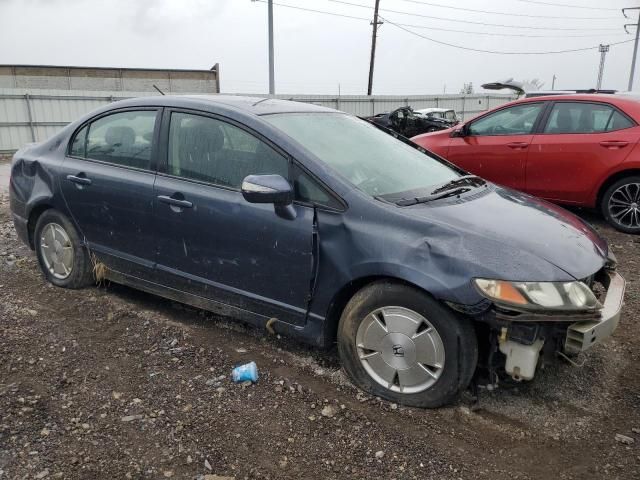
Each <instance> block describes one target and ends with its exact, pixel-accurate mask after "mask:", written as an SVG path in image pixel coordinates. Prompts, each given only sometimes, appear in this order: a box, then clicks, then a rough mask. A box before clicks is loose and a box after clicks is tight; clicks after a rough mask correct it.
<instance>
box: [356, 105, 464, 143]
mask: <svg viewBox="0 0 640 480" xmlns="http://www.w3.org/2000/svg"><path fill="white" fill-rule="evenodd" d="M365 120H368V121H370V122H373V123H375V124H376V125H380V126H381V127H385V128H388V129H389V130H392V131H394V132H396V133H399V134H400V135H402V136H403V137H407V138H410V137H415V136H416V135H420V134H421V133H430V132H437V131H438V130H445V129H447V128H451V127H453V126H454V125H456V123H458V122H457V120H451V119H448V118H441V117H437V116H433V115H423V114H417V113H416V112H414V111H413V110H412V109H411V107H401V108H397V109H396V110H393V111H392V112H388V113H379V114H377V115H374V116H373V117H368V118H366V119H365Z"/></svg>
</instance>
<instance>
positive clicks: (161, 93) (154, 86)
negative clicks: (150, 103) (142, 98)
mask: <svg viewBox="0 0 640 480" xmlns="http://www.w3.org/2000/svg"><path fill="white" fill-rule="evenodd" d="M153 88H155V89H156V90H157V91H158V92H160V95H164V92H163V91H162V90H160V89H159V88H158V87H157V86H156V84H155V83H154V84H153Z"/></svg>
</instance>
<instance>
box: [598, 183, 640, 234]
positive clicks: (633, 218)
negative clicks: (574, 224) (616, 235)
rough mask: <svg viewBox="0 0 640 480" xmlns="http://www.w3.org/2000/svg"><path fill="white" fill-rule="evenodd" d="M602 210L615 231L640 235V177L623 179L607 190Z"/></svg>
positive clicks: (603, 198)
mask: <svg viewBox="0 0 640 480" xmlns="http://www.w3.org/2000/svg"><path fill="white" fill-rule="evenodd" d="M600 208H601V209H602V214H603V215H604V217H605V219H606V220H607V222H609V223H610V224H611V225H612V226H613V227H614V228H615V229H617V230H620V231H621V232H625V233H636V234H637V233H640V176H630V177H625V178H621V179H620V180H618V181H617V182H615V183H614V184H613V185H611V186H610V187H609V188H607V190H606V191H605V193H604V195H603V196H602V203H601V205H600Z"/></svg>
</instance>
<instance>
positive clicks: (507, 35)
mask: <svg viewBox="0 0 640 480" xmlns="http://www.w3.org/2000/svg"><path fill="white" fill-rule="evenodd" d="M253 1H254V2H259V3H267V0H253ZM273 4H274V5H275V6H278V7H284V8H292V9H294V10H302V11H304V12H311V13H320V14H323V15H331V16H334V17H342V18H348V19H352V20H362V21H365V22H370V21H371V20H370V19H369V18H366V17H356V16H355V15H344V14H341V13H336V12H328V11H326V10H316V9H313V8H305V7H298V6H296V5H287V4H284V3H276V2H274V3H273ZM394 23H396V24H397V25H401V26H403V27H410V28H421V29H429V30H437V31H441V32H452V33H464V34H469V35H484V36H495V37H519V38H590V37H598V38H602V34H597V33H595V34H586V35H583V34H579V35H569V34H558V35H535V34H526V33H501V32H474V31H469V30H456V29H451V28H442V27H432V26H429V25H414V24H408V23H400V22H394ZM610 36H612V37H621V36H625V37H626V36H627V35H626V34H624V33H621V34H610Z"/></svg>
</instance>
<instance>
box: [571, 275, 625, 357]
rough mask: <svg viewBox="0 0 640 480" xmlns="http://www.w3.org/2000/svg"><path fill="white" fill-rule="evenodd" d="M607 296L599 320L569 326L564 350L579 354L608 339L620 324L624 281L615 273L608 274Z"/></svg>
mask: <svg viewBox="0 0 640 480" xmlns="http://www.w3.org/2000/svg"><path fill="white" fill-rule="evenodd" d="M607 278H608V283H609V284H608V285H605V286H606V287H607V296H606V297H605V300H604V307H603V309H602V312H601V317H600V319H597V320H589V321H584V322H576V323H572V324H571V325H569V327H568V329H567V336H566V339H565V344H564V350H565V352H567V353H579V352H584V351H585V350H587V349H589V348H591V347H592V346H593V345H595V344H597V343H599V342H601V341H602V340H604V339H605V338H607V337H610V336H611V335H612V334H613V332H614V330H615V329H616V328H617V327H618V323H619V322H620V312H621V310H622V303H623V299H624V290H625V284H626V283H625V280H624V278H622V277H621V276H620V275H619V274H618V273H616V272H613V271H612V272H608V273H607Z"/></svg>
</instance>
